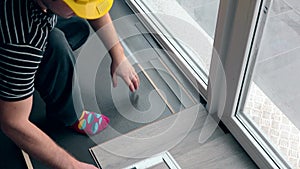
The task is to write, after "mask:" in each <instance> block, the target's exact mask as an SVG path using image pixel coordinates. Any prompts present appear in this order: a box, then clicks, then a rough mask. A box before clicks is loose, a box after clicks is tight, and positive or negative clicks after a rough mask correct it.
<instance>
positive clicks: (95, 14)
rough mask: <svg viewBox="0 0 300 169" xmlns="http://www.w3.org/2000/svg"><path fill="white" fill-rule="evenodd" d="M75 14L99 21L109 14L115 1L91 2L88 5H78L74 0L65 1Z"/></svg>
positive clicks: (95, 0)
mask: <svg viewBox="0 0 300 169" xmlns="http://www.w3.org/2000/svg"><path fill="white" fill-rule="evenodd" d="M64 2H65V3H66V4H67V5H68V6H69V7H70V8H71V9H72V10H73V12H74V13H75V14H76V15H77V16H79V17H81V18H85V19H98V18H100V17H102V16H104V15H105V14H107V13H108V12H109V10H110V9H111V7H112V5H113V0H90V1H88V2H87V3H78V2H75V1H74V0H64Z"/></svg>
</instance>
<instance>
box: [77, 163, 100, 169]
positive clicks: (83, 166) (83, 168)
mask: <svg viewBox="0 0 300 169" xmlns="http://www.w3.org/2000/svg"><path fill="white" fill-rule="evenodd" d="M75 168H76V169H77V168H78V169H98V168H97V167H95V166H94V165H92V164H88V163H83V162H79V163H78V165H77V166H75Z"/></svg>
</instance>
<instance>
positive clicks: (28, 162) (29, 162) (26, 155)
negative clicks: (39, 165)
mask: <svg viewBox="0 0 300 169" xmlns="http://www.w3.org/2000/svg"><path fill="white" fill-rule="evenodd" d="M21 151H22V154H23V157H24V159H25V163H26V166H27V168H28V169H33V165H32V163H31V160H30V157H29V155H28V154H27V153H26V152H25V151H24V150H22V149H21Z"/></svg>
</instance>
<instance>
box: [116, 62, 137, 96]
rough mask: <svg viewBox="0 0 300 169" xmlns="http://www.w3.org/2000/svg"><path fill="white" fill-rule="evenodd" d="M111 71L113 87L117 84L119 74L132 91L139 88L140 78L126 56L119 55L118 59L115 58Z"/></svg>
mask: <svg viewBox="0 0 300 169" xmlns="http://www.w3.org/2000/svg"><path fill="white" fill-rule="evenodd" d="M110 72H111V76H112V82H113V87H116V86H117V76H120V77H121V78H122V79H123V80H124V81H125V83H126V84H127V85H128V87H129V89H130V91H131V92H134V91H135V90H137V89H138V88H139V85H140V79H139V77H138V75H137V73H136V71H135V70H134V68H133V67H132V65H131V64H130V63H129V61H128V60H127V58H126V57H125V56H124V57H119V58H118V59H113V61H112V63H111V69H110Z"/></svg>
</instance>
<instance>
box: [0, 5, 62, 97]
mask: <svg viewBox="0 0 300 169" xmlns="http://www.w3.org/2000/svg"><path fill="white" fill-rule="evenodd" d="M56 20H57V18H56V16H55V15H53V14H48V13H44V12H43V11H42V10H41V8H40V7H39V6H38V5H37V4H36V3H35V2H34V1H33V0H1V1H0V99H1V100H5V101H17V100H22V99H25V98H27V97H29V96H31V95H32V93H33V91H34V76H35V73H36V71H37V69H38V66H39V63H40V62H41V59H42V57H43V53H44V50H45V47H46V43H47V37H48V33H49V31H51V29H52V28H53V27H54V25H55V23H56Z"/></svg>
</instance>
